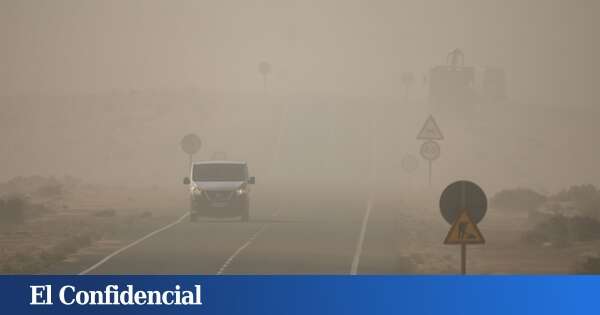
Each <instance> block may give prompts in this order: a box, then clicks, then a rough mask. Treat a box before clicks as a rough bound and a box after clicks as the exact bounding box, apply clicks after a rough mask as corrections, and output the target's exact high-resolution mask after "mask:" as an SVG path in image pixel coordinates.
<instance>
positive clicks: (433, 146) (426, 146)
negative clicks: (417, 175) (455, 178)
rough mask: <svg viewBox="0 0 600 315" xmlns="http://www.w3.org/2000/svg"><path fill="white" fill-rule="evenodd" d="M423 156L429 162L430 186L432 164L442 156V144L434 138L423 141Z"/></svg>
mask: <svg viewBox="0 0 600 315" xmlns="http://www.w3.org/2000/svg"><path fill="white" fill-rule="evenodd" d="M421 157H423V158H424V159H425V160H427V161H428V162H429V186H431V167H432V165H431V164H432V163H433V161H435V160H437V159H438V158H439V157H440V145H439V144H438V143H437V142H435V141H433V140H428V141H425V142H423V144H422V145H421Z"/></svg>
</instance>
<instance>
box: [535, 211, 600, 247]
mask: <svg viewBox="0 0 600 315" xmlns="http://www.w3.org/2000/svg"><path fill="white" fill-rule="evenodd" d="M524 239H525V240H526V241H528V242H531V243H538V244H542V243H546V242H549V243H552V244H553V245H554V246H558V247H560V246H567V245H568V244H570V243H571V242H572V241H592V240H599V239H600V222H599V221H598V220H596V219H594V218H590V217H581V216H576V217H572V218H568V217H565V216H563V215H554V216H552V217H550V218H549V219H546V220H544V221H542V222H540V223H538V224H536V225H535V226H534V228H533V229H532V230H530V231H528V232H526V233H525V235H524Z"/></svg>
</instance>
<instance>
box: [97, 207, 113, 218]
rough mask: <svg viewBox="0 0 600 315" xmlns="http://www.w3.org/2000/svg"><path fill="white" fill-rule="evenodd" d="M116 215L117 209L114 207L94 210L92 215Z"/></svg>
mask: <svg viewBox="0 0 600 315" xmlns="http://www.w3.org/2000/svg"><path fill="white" fill-rule="evenodd" d="M116 215H117V211H116V210H115V209H103V210H97V211H95V212H94V216H96V217H114V216H116Z"/></svg>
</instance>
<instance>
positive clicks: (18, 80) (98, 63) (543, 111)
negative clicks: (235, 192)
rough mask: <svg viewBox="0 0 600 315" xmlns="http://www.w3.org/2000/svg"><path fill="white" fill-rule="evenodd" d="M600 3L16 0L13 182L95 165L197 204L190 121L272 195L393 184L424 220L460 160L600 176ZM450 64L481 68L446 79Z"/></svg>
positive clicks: (7, 147)
mask: <svg viewBox="0 0 600 315" xmlns="http://www.w3.org/2000/svg"><path fill="white" fill-rule="evenodd" d="M598 13H600V3H598V2H597V1H592V0H578V1H555V0H552V1H546V0H529V1H512V0H511V1H467V0H463V1H441V0H440V1H431V0H427V1H416V0H410V1H271V0H269V1H116V0H108V1H74V0H57V1H30V0H25V1H16V0H2V1H1V2H0V40H1V41H0V42H1V43H2V48H1V49H0V131H1V132H0V144H1V145H2V151H1V152H2V153H1V154H0V182H10V181H11V179H13V180H14V178H30V177H32V176H41V177H43V178H56V179H58V180H59V181H63V178H67V177H68V178H77V179H78V180H79V181H81V182H83V183H86V184H89V185H101V186H102V187H105V188H106V189H113V190H117V191H120V193H121V194H134V192H136V191H138V190H144V189H148V191H147V192H146V193H145V195H144V196H146V195H148V196H149V197H148V198H150V199H149V200H152V201H151V202H148V203H150V204H152V203H155V200H162V203H160V206H156V207H157V208H165V209H185V207H187V202H188V195H187V194H188V189H187V187H185V186H183V185H182V183H181V182H182V179H183V177H185V176H189V165H188V163H189V162H188V156H187V155H186V154H185V153H184V152H182V150H181V148H180V140H181V138H182V137H183V136H184V135H186V134H189V133H194V134H197V135H198V136H199V137H200V138H201V139H202V147H201V149H200V151H199V152H198V153H197V154H195V155H194V156H193V159H194V160H196V161H200V160H210V159H212V158H213V157H214V156H215V154H224V155H225V156H226V159H228V160H243V161H247V163H248V167H249V170H250V173H251V175H253V176H256V178H257V185H256V186H255V191H254V192H253V195H254V196H253V198H254V199H255V200H257V202H256V204H257V205H258V207H260V206H261V205H265V204H269V202H271V201H272V200H271V199H272V198H270V197H269V196H274V195H277V196H278V198H281V200H278V202H281V203H283V204H285V203H286V200H287V202H290V203H291V202H292V201H291V200H295V201H298V200H302V201H303V202H306V200H310V204H313V203H314V204H319V203H327V202H333V203H334V204H335V202H336V200H348V201H351V202H352V204H353V205H360V206H363V205H364V203H365V200H366V199H368V198H369V197H368V196H369V194H370V192H375V195H376V196H377V198H380V200H381V204H385V205H386V206H388V207H391V208H393V209H395V210H390V211H392V212H393V211H400V212H402V211H401V210H398V208H399V207H401V206H400V204H402V205H403V206H406V207H412V209H413V210H411V211H414V213H413V212H410V211H409V212H410V213H413V214H414V216H415V217H414V218H416V219H415V220H417V221H415V222H420V221H419V220H427V218H429V216H431V217H433V216H436V220H438V219H439V212H438V211H439V210H437V209H435V206H436V202H437V198H438V197H439V194H440V193H441V191H442V190H443V189H444V187H446V186H447V185H448V184H450V183H451V182H454V181H456V180H461V179H467V180H471V181H474V182H476V183H478V184H479V185H480V186H481V187H482V188H484V190H485V191H486V193H487V195H488V198H491V197H492V196H494V195H495V194H496V193H498V192H501V191H503V190H507V189H515V188H526V189H530V190H532V191H534V192H536V193H539V194H541V195H544V196H553V195H556V194H559V193H560V192H561V191H564V190H567V189H568V188H569V187H571V186H574V185H582V184H591V185H595V186H600V168H598V167H597V163H598V156H599V153H600V149H598V146H597V145H596V144H595V143H596V142H597V139H596V137H597V135H598V134H599V133H600V127H599V126H600V124H598V123H597V120H598V119H599V118H600V115H599V114H600V111H599V109H598V105H600V104H599V103H600V96H599V94H598V82H599V81H598V79H597V78H596V75H597V74H598V73H600V61H599V59H598V56H599V55H600V41H599V40H598V37H597V36H596V34H595V33H596V30H597V29H599V28H600V22H599V21H598V19H597V16H598ZM458 56H460V57H461V60H460V64H453V62H454V61H456V60H455V59H453V58H456V57H458ZM261 63H262V64H263V65H264V64H266V65H268V67H267V66H260V65H261ZM449 66H456V67H464V68H465V69H468V71H471V72H469V73H473V75H474V76H473V78H474V79H473V80H471V81H470V82H468V83H467V85H465V86H464V87H463V86H462V85H461V87H460V88H461V89H463V90H461V91H458V90H451V91H450V92H448V93H446V94H444V95H445V96H442V97H441V98H438V99H436V98H435V97H434V96H435V95H434V94H435V91H434V90H435V87H433V84H434V83H433V82H434V80H435V69H436V67H449ZM265 67H267V68H268V69H267V68H265ZM439 69H442V70H443V69H446V68H439ZM490 69H491V70H490ZM486 71H489V72H486ZM486 73H496V74H499V76H496V77H494V78H499V79H494V80H495V81H494V80H492V79H490V80H491V81H485V80H483V81H482V78H486ZM482 82H483V83H482ZM485 82H487V83H485ZM490 82H491V83H490ZM461 84H462V83H461ZM486 84H487V85H486ZM459 85H460V84H459ZM490 88H491V89H492V90H493V91H495V92H489V91H490V90H489V89H490ZM486 89H487V90H486ZM464 93H468V95H466V94H465V95H463V94H464ZM486 93H487V94H486ZM446 96H448V97H450V99H447V98H444V97H446ZM429 115H433V116H434V117H435V120H436V122H437V124H438V125H439V127H440V129H441V131H442V132H443V136H444V139H443V140H441V141H439V144H440V147H441V153H440V157H439V159H437V160H435V161H433V162H432V164H431V172H432V173H431V176H432V182H431V185H430V184H429V183H428V176H429V175H428V172H429V168H428V162H427V161H426V160H425V159H423V158H422V157H421V155H420V147H421V144H422V141H421V140H417V139H416V138H417V134H418V133H419V131H420V130H421V128H422V126H423V123H424V122H425V120H426V119H427V117H428V116H429ZM407 159H411V161H414V159H416V165H414V169H412V168H411V169H407V167H406V165H403V162H402V161H403V160H404V161H406V160H407ZM150 196H151V197H150ZM162 196H164V198H163V197H162ZM96 198H97V197H96ZM106 198H107V199H106V200H102V202H101V203H102V204H103V206H102V207H109V208H118V206H115V205H112V203H114V202H113V201H114V200H113V199H111V198H120V197H114V195H107V197H106ZM123 198H129V199H128V200H130V199H131V198H133V199H136V198H137V199H143V198H145V197H140V196H134V197H131V196H129V197H123ZM286 198H287V199H286ZM115 200H116V199H115ZM165 200H167V201H165ZM342 203H343V202H342ZM80 204H85V202H80ZM155 205H156V203H155ZM332 207H333V206H332ZM138 208H143V206H139V207H138ZM297 208H298V209H296V210H295V212H294V213H295V214H294V215H295V216H302V213H303V211H306V213H311V214H312V213H313V212H314V211H313V212H311V211H312V210H310V211H309V210H303V209H301V208H300V207H299V206H298V207H297ZM426 208H430V210H427V211H428V212H427V213H426V214H423V213H420V212H419V211H417V210H415V209H426ZM336 211H337V210H336ZM493 211H494V209H492V210H490V214H491V215H492V219H490V218H488V220H493V218H495V217H496V216H499V218H498V220H500V221H494V222H504V221H502V220H509V219H507V218H504V217H503V214H501V213H502V212H501V211H497V212H496V213H495V214H493ZM167 212H168V211H167ZM259 212H260V210H259ZM296 212H297V214H296ZM336 213H337V212H336ZM390 213H391V212H390ZM499 213H500V214H499ZM392 215H393V214H392ZM402 215H404V214H402ZM324 216H325V217H329V216H332V217H334V216H335V215H333V214H331V213H329V214H327V213H326V214H324ZM599 217H600V216H599ZM513 219H514V220H517V219H515V218H513V217H510V220H513ZM411 220H412V219H411ZM411 222H412V221H411ZM511 222H513V221H511ZM438 223H439V222H438ZM490 224H491V223H490ZM440 226H441V227H440V230H442V227H443V226H444V225H443V224H441V223H440ZM494 227H496V225H494ZM443 229H445V227H444V228H443ZM442 234H443V233H442ZM436 236H439V237H440V238H442V237H443V235H441V234H439V235H437V234H436ZM352 237H354V236H352ZM394 246H396V245H394ZM421 254H422V255H425V256H426V255H427V253H425V254H423V253H421ZM402 257H404V256H402ZM411 257H412V256H411ZM410 259H411V261H413V263H414V261H417V260H418V259H417V258H415V257H412V258H410ZM440 268H441V269H435V268H434V269H423V270H420V271H421V272H445V271H446V269H444V268H445V267H443V268H442V267H440ZM481 268H482V269H480V271H481V272H486V273H488V272H493V271H491V270H488V269H485V268H487V267H481ZM285 271H286V270H284V272H285ZM412 271H414V270H412ZM417 271H419V270H417ZM512 271H514V270H512ZM544 271H548V272H562V271H561V270H558V271H557V270H555V269H548V270H545V269H544V270H540V272H544ZM68 272H70V270H68ZM242 272H245V271H242ZM257 272H259V273H260V271H257ZM326 272H327V271H326ZM508 272H511V270H509V271H508ZM515 272H519V271H518V270H517V271H515ZM525 272H530V270H525Z"/></svg>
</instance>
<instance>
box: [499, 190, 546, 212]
mask: <svg viewBox="0 0 600 315" xmlns="http://www.w3.org/2000/svg"><path fill="white" fill-rule="evenodd" d="M544 202H546V196H544V195H542V194H539V193H537V192H536V191H534V190H531V189H528V188H516V189H507V190H502V191H500V192H498V193H496V194H495V195H494V196H493V197H492V198H491V200H490V204H491V205H492V206H493V207H495V208H501V209H508V210H519V211H521V210H523V211H528V210H534V209H537V208H538V207H539V206H541V205H542V204H543V203H544Z"/></svg>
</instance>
